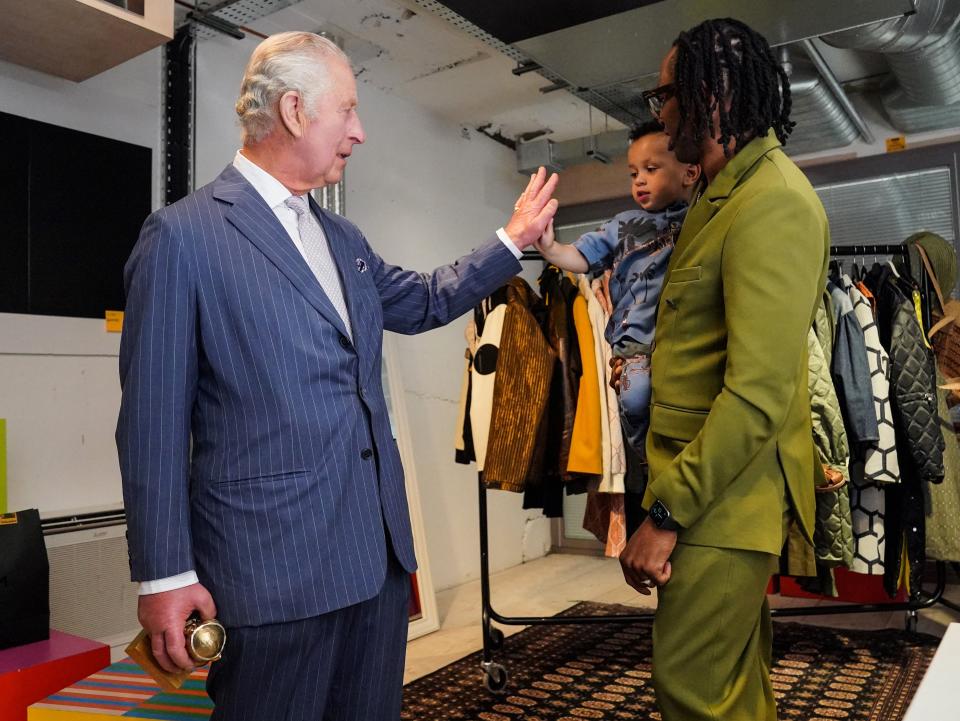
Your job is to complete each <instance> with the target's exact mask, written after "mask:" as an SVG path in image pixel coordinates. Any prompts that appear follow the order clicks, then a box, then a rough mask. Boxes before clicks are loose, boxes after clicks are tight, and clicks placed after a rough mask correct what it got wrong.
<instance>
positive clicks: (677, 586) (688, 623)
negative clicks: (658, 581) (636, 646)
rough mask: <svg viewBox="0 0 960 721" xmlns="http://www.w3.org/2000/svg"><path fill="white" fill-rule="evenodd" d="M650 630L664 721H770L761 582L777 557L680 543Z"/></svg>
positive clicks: (773, 712)
mask: <svg viewBox="0 0 960 721" xmlns="http://www.w3.org/2000/svg"><path fill="white" fill-rule="evenodd" d="M670 562H671V564H672V567H673V569H672V574H671V578H670V581H669V582H668V583H667V584H666V586H664V587H663V588H661V589H659V599H658V604H657V615H656V619H655V620H654V624H653V687H654V691H655V692H656V695H657V705H658V706H659V707H660V712H661V714H662V716H663V719H664V721H701V720H702V721H707V720H708V719H709V721H775V719H776V718H777V705H776V702H775V700H774V696H773V687H772V686H771V684H770V664H771V652H772V649H771V644H772V635H773V628H772V625H771V620H770V608H769V606H768V605H767V596H766V590H767V584H768V582H769V580H770V575H771V574H772V573H774V572H775V570H776V568H777V557H776V556H773V555H771V554H768V553H760V552H757V551H743V550H737V549H729V548H714V547H708V546H693V545H688V544H683V543H679V544H677V547H676V549H675V550H674V552H673V555H672V556H671V557H670Z"/></svg>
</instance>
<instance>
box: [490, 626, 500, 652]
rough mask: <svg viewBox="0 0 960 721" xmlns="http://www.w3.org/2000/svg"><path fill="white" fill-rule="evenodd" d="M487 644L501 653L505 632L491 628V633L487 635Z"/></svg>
mask: <svg viewBox="0 0 960 721" xmlns="http://www.w3.org/2000/svg"><path fill="white" fill-rule="evenodd" d="M487 643H488V644H489V646H490V648H491V649H492V650H494V651H499V650H500V649H501V648H503V631H501V630H500V629H499V628H494V627H493V626H491V627H490V631H489V632H488V633H487Z"/></svg>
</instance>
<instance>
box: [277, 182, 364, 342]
mask: <svg viewBox="0 0 960 721" xmlns="http://www.w3.org/2000/svg"><path fill="white" fill-rule="evenodd" d="M284 204H285V205H286V206H287V207H288V208H290V209H291V210H293V211H294V212H295V213H296V214H297V229H298V230H299V231H300V242H301V243H302V244H303V253H304V255H305V256H306V259H307V265H309V266H310V270H312V271H313V274H314V275H315V276H316V277H317V280H318V281H320V287H321V288H323V292H324V293H326V294H327V298H329V299H330V302H331V303H333V307H334V308H336V309H337V313H339V314H340V317H341V318H342V319H343V324H344V325H345V326H346V328H347V335H349V336H350V337H351V339H352V338H353V329H352V328H351V327H350V316H349V315H348V314H347V303H346V301H345V300H344V298H343V285H342V284H341V283H340V274H339V273H338V272H337V266H336V263H334V262H333V256H332V255H331V254H330V244H329V243H328V242H327V236H326V235H325V234H324V232H323V227H322V226H321V225H320V221H318V220H317V218H316V217H315V216H314V214H313V213H312V212H311V211H310V205H309V204H308V203H307V201H306V200H304V199H303V198H301V197H300V196H299V195H291V196H290V197H289V198H287V199H286V200H285V201H284Z"/></svg>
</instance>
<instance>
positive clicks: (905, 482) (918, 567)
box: [866, 266, 944, 596]
mask: <svg viewBox="0 0 960 721" xmlns="http://www.w3.org/2000/svg"><path fill="white" fill-rule="evenodd" d="M866 282H867V286H868V287H869V288H870V289H871V291H872V292H873V295H874V296H875V297H876V299H877V327H878V330H879V335H880V343H881V344H882V345H883V346H884V348H886V350H887V352H888V353H889V354H890V388H891V405H892V407H893V416H894V423H895V426H896V431H897V450H898V454H897V456H898V459H899V462H900V479H901V482H900V484H898V485H888V486H886V487H885V489H884V491H885V495H886V501H885V502H886V516H885V530H884V574H883V584H884V588H885V589H886V591H887V593H889V594H890V595H891V596H893V595H895V594H896V592H897V590H898V589H899V588H900V586H901V585H903V584H906V585H907V586H908V587H909V588H916V587H918V586H919V583H920V579H921V576H922V571H923V563H924V560H925V550H924V549H925V533H926V531H925V521H926V518H925V514H924V490H923V487H922V485H923V482H924V481H929V482H939V481H941V480H942V479H943V452H944V443H943V434H942V432H941V429H940V422H939V416H938V414H937V399H936V385H935V369H934V364H933V355H932V353H931V351H930V349H929V348H928V347H927V345H926V343H925V340H924V337H923V331H922V330H921V327H920V322H919V320H918V318H917V312H916V306H915V304H914V301H913V300H912V299H911V298H910V297H909V296H908V293H909V294H912V291H913V289H912V288H910V287H909V286H908V285H906V282H905V281H902V280H899V279H898V278H897V277H896V275H895V274H894V272H893V270H892V269H891V268H890V267H889V266H874V267H873V268H872V269H871V270H870V272H869V273H868V276H867V281H866Z"/></svg>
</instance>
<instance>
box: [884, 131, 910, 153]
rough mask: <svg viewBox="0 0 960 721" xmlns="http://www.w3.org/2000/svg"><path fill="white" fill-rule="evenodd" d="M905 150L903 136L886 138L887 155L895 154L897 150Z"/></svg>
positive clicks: (905, 144)
mask: <svg viewBox="0 0 960 721" xmlns="http://www.w3.org/2000/svg"><path fill="white" fill-rule="evenodd" d="M906 149H907V139H906V138H905V137H904V136H902V135H898V136H896V137H895V138H887V152H888V153H895V152H897V151H898V150H906Z"/></svg>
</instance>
